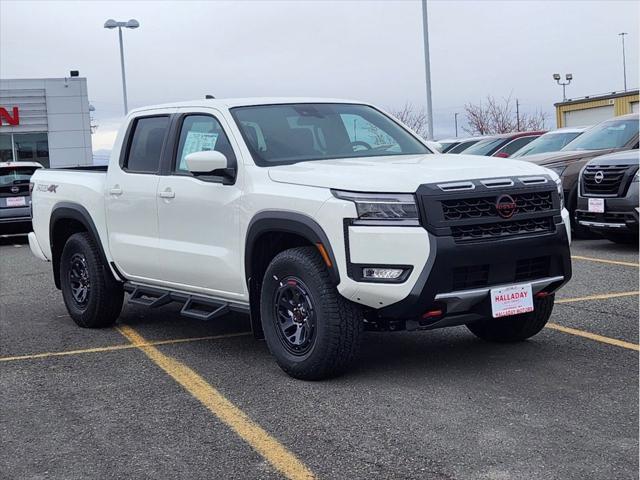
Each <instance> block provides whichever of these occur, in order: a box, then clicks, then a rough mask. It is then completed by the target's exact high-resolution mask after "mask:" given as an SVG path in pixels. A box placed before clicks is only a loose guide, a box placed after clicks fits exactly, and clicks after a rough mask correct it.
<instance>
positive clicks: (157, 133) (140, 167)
mask: <svg viewBox="0 0 640 480" xmlns="http://www.w3.org/2000/svg"><path fill="white" fill-rule="evenodd" d="M168 128H169V116H168V115H164V116H156V117H142V118H138V119H136V120H135V123H134V126H133V131H132V133H131V141H130V143H129V152H128V154H127V158H126V161H125V164H124V165H123V167H124V169H125V170H127V171H130V172H134V173H158V170H159V168H160V156H161V155H162V147H163V145H164V140H165V137H166V136H167V130H168Z"/></svg>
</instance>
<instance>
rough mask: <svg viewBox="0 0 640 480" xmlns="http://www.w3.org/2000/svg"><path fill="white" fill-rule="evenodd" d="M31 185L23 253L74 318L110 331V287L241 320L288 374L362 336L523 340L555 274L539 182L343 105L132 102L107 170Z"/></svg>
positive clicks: (557, 217) (328, 372)
mask: <svg viewBox="0 0 640 480" xmlns="http://www.w3.org/2000/svg"><path fill="white" fill-rule="evenodd" d="M33 182H34V183H35V188H34V191H33V226H34V232H33V233H31V234H30V235H29V243H30V246H31V249H32V251H33V253H34V254H35V255H36V256H38V257H39V258H41V259H42V260H46V261H50V262H52V265H53V274H54V280H55V283H56V286H57V287H58V288H61V289H62V295H63V298H64V301H65V304H66V306H67V309H68V311H69V314H70V316H71V317H72V318H73V319H74V320H75V321H76V322H77V323H78V324H79V325H80V326H83V327H102V326H108V325H111V324H113V323H114V322H115V320H116V319H117V318H118V315H119V313H120V310H121V308H122V302H123V295H124V292H125V291H127V292H129V293H130V298H129V301H130V302H134V303H138V304H143V305H148V306H149V307H158V306H161V305H164V304H166V303H169V302H180V303H182V304H183V308H182V313H183V314H184V315H185V316H187V317H190V318H197V319H201V320H212V319H214V318H217V317H219V316H220V315H222V314H224V313H225V312H227V311H229V310H233V311H239V312H246V313H249V314H250V315H251V323H252V327H253V330H254V333H255V335H256V336H258V337H260V336H262V335H264V337H265V338H266V341H267V344H268V346H269V349H270V350H271V352H272V353H273V355H274V356H275V358H276V360H277V362H278V364H279V365H280V366H281V367H282V368H283V369H284V370H285V371H286V372H287V373H289V374H290V375H292V376H294V377H297V378H304V379H319V378H326V377H330V376H333V375H337V374H339V373H341V372H343V371H344V370H345V369H346V368H347V366H348V365H349V364H350V363H351V361H352V360H353V359H354V357H355V356H356V353H357V351H358V345H359V343H360V340H361V332H362V331H363V330H364V329H365V328H366V329H375V330H401V329H405V328H406V329H418V328H420V329H433V328H439V327H444V326H451V325H468V327H469V329H470V330H471V331H472V332H473V333H475V334H476V335H478V336H479V337H481V338H483V339H487V340H494V341H517V340H523V339H525V338H528V337H531V336H532V335H535V334H536V333H538V331H540V330H541V329H542V328H543V326H544V325H545V323H546V322H547V320H548V318H549V316H550V313H551V309H552V306H553V302H554V293H555V291H556V290H557V289H558V288H560V287H561V286H562V285H563V284H564V283H565V282H567V281H568V280H569V278H570V276H571V263H570V256H569V242H570V231H569V220H568V215H567V212H566V210H565V209H564V208H563V204H562V196H561V195H560V193H559V192H560V191H561V190H560V188H559V184H558V177H557V176H556V175H555V173H553V172H551V171H549V170H547V169H545V168H541V167H539V166H536V165H534V164H531V163H528V162H519V161H512V162H505V161H504V160H502V159H493V158H478V157H466V156H464V155H434V154H432V152H431V151H430V150H429V148H428V147H427V146H426V145H425V143H424V142H423V141H422V140H421V139H420V138H419V137H418V136H417V135H416V134H414V133H413V132H411V131H409V130H408V129H407V128H406V127H404V126H403V125H402V124H400V123H399V122H397V121H396V120H394V119H393V118H391V117H389V116H388V115H386V114H385V113H383V112H382V111H380V110H378V109H377V108H375V107H374V106H371V105H368V104H364V103H359V102H350V101H342V100H326V99H306V98H305V99H293V98H292V99H268V98H267V99H262V98H261V99H237V100H199V101H192V102H184V103H175V104H169V105H160V106H154V107H147V108H141V109H138V110H135V111H132V112H131V113H130V114H129V115H128V117H127V121H126V123H125V124H124V126H123V127H122V128H121V130H120V132H119V134H118V136H117V139H116V141H115V145H114V148H113V152H112V154H111V159H110V163H109V166H108V168H106V169H105V171H101V172H100V171H95V169H93V170H86V171H83V170H82V169H75V170H55V171H54V170H48V171H38V172H36V174H35V176H34V178H33Z"/></svg>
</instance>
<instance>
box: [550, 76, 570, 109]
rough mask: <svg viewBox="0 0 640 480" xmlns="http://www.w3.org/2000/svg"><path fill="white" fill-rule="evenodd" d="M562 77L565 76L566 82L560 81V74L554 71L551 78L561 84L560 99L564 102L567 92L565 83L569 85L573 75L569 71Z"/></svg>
mask: <svg viewBox="0 0 640 480" xmlns="http://www.w3.org/2000/svg"><path fill="white" fill-rule="evenodd" d="M564 78H566V80H567V81H566V82H561V81H560V74H559V73H554V74H553V79H554V80H555V81H556V82H558V85H562V101H563V102H565V101H566V100H567V93H566V90H565V89H566V88H567V85H569V84H570V83H571V80H573V75H572V74H570V73H567V74H566V75H565V76H564Z"/></svg>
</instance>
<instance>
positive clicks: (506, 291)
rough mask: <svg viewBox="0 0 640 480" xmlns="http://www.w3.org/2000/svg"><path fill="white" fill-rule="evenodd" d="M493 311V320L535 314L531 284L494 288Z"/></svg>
mask: <svg viewBox="0 0 640 480" xmlns="http://www.w3.org/2000/svg"><path fill="white" fill-rule="evenodd" d="M491 311H492V313H493V318H499V317H507V316H510V315H518V314H520V313H527V312H533V295H532V293H531V284H530V283H526V284H523V285H511V286H509V287H502V288H492V289H491Z"/></svg>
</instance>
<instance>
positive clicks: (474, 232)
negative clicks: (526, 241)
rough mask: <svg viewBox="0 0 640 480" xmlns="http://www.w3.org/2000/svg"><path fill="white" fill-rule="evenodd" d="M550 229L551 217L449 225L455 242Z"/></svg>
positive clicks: (551, 225) (549, 230) (547, 231)
mask: <svg viewBox="0 0 640 480" xmlns="http://www.w3.org/2000/svg"><path fill="white" fill-rule="evenodd" d="M552 231H553V217H543V218H530V219H526V220H513V221H509V222H496V223H482V224H476V225H463V226H462V225H461V226H456V227H451V233H452V234H453V239H454V240H455V241H456V242H457V243H461V242H472V241H478V240H490V239H496V238H504V237H510V236H513V235H525V234H537V233H549V232H552Z"/></svg>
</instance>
